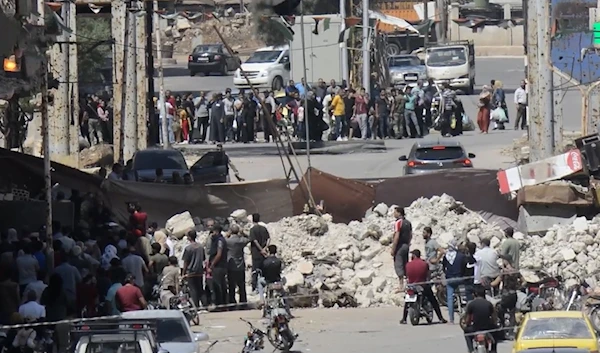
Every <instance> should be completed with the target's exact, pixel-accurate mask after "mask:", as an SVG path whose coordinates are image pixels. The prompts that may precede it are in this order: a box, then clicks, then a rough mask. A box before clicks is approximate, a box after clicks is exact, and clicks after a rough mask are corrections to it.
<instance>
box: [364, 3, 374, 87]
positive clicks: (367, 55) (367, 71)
mask: <svg viewBox="0 0 600 353" xmlns="http://www.w3.org/2000/svg"><path fill="white" fill-rule="evenodd" d="M369 25H370V23H369V0H362V37H363V38H362V51H363V53H362V59H363V60H362V64H363V67H362V69H363V87H364V88H365V90H366V91H367V92H369V95H370V94H371V93H372V92H371V51H370V47H369Z"/></svg>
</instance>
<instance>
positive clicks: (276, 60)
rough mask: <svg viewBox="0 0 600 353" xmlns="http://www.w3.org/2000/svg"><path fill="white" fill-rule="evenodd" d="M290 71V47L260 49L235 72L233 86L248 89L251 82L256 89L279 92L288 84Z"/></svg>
mask: <svg viewBox="0 0 600 353" xmlns="http://www.w3.org/2000/svg"><path fill="white" fill-rule="evenodd" d="M290 69H291V66H290V50H289V46H287V45H285V46H281V47H265V48H260V49H258V50H257V51H255V52H254V53H253V54H252V55H251V56H250V57H249V58H248V60H246V62H245V63H243V64H242V65H241V70H240V69H237V70H236V71H235V73H234V75H233V85H234V86H235V87H236V88H238V89H248V88H250V85H249V84H248V80H249V81H250V83H252V86H254V87H255V88H268V89H271V90H273V91H279V90H281V89H282V88H283V87H284V86H285V85H286V84H287V83H288V81H289V79H290ZM242 71H243V73H244V74H245V75H244V74H242ZM245 76H247V78H248V80H246V77H245Z"/></svg>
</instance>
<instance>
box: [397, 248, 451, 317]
mask: <svg viewBox="0 0 600 353" xmlns="http://www.w3.org/2000/svg"><path fill="white" fill-rule="evenodd" d="M411 255H412V258H411V261H410V262H408V263H407V264H406V278H407V283H408V285H409V286H410V285H411V284H415V285H420V286H421V287H423V295H424V296H425V298H426V299H427V300H428V301H429V302H430V303H431V306H433V310H434V311H435V314H436V315H437V317H438V320H439V321H440V322H441V323H444V324H445V323H447V322H448V321H446V319H444V317H443V316H442V311H441V310H440V304H439V303H438V301H437V299H436V298H435V295H434V294H433V291H432V290H431V284H429V283H428V281H429V275H430V273H429V265H428V264H427V262H425V261H424V260H423V259H421V251H420V250H418V249H415V250H413V251H411ZM407 316H408V305H404V312H403V313H402V320H400V324H402V325H404V324H406V317H407Z"/></svg>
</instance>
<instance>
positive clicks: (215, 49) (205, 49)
mask: <svg viewBox="0 0 600 353" xmlns="http://www.w3.org/2000/svg"><path fill="white" fill-rule="evenodd" d="M222 52H223V51H222V50H221V47H220V46H219V45H199V46H197V47H196V48H194V54H200V53H213V54H221V53H222Z"/></svg>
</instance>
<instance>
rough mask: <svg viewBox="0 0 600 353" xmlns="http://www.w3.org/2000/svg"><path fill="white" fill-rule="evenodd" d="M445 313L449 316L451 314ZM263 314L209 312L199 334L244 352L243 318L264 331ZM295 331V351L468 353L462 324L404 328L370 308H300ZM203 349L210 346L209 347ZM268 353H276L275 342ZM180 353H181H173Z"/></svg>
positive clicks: (397, 314) (222, 350)
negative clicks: (461, 328)
mask: <svg viewBox="0 0 600 353" xmlns="http://www.w3.org/2000/svg"><path fill="white" fill-rule="evenodd" d="M444 309H445V308H442V311H443V313H444V316H446V317H447V313H446V312H445V310H444ZM260 313H261V312H260V311H258V310H249V311H234V312H224V313H209V314H203V315H202V316H201V325H200V326H197V327H194V329H195V330H197V331H199V330H202V331H204V332H207V333H208V334H209V336H210V340H209V342H214V341H215V340H218V341H219V342H218V343H217V344H216V345H215V346H213V348H212V349H211V350H210V352H212V353H234V352H236V353H239V352H241V350H242V347H243V339H244V335H245V334H246V332H247V331H248V326H247V325H246V324H245V323H244V322H242V321H241V320H240V319H239V318H240V317H242V318H244V319H246V320H248V321H250V322H252V323H253V324H254V325H257V327H259V328H264V324H261V319H260ZM293 314H294V315H295V317H296V318H295V319H293V320H292V322H291V326H292V329H293V330H294V331H295V332H296V333H298V335H299V337H298V341H297V342H296V344H295V345H294V347H293V351H295V352H310V353H338V352H339V353H342V352H343V353H369V352H373V353H374V352H377V353H381V352H390V353H391V352H394V353H396V352H398V351H399V350H401V351H403V352H410V351H417V350H418V352H419V353H429V352H431V353H433V352H436V353H437V352H440V351H442V350H443V351H444V352H457V353H459V352H466V345H465V342H464V338H463V336H462V331H461V330H460V327H459V326H458V325H447V324H446V325H442V324H433V325H420V326H417V327H414V326H411V325H399V323H398V321H399V320H400V318H401V316H402V308H396V307H387V308H364V309H296V310H293ZM202 345H203V347H206V346H208V343H203V344H202ZM510 348H511V347H510V343H502V344H501V345H500V347H499V353H508V352H509V351H510ZM264 352H273V347H272V346H271V345H270V343H269V342H266V343H265V350H264ZM172 353H175V352H172Z"/></svg>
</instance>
